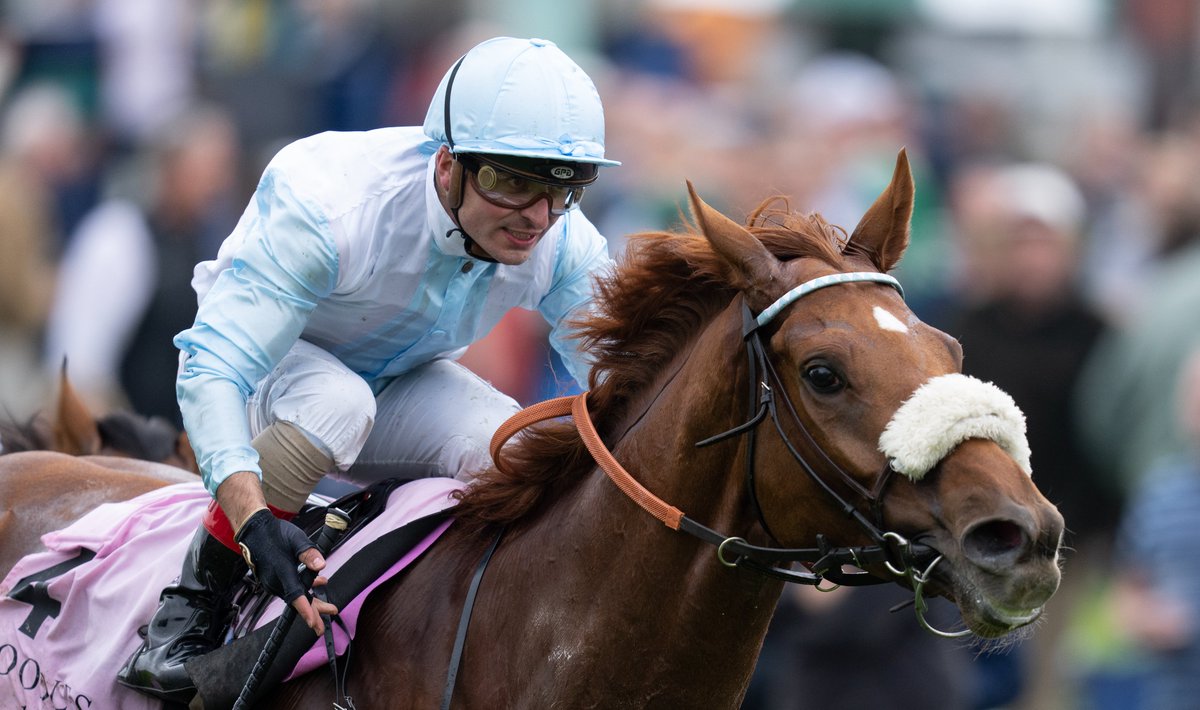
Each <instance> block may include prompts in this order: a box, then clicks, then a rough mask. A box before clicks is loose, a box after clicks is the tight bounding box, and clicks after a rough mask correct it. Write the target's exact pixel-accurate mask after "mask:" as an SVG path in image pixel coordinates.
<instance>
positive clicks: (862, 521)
mask: <svg viewBox="0 0 1200 710" xmlns="http://www.w3.org/2000/svg"><path fill="white" fill-rule="evenodd" d="M854 281H876V282H883V283H887V284H889V285H892V286H894V287H895V288H897V290H899V288H900V287H899V284H898V283H897V282H896V281H895V279H893V278H892V277H890V276H888V275H886V274H881V273H877V272H856V273H849V274H833V275H831V276H826V277H821V278H819V279H814V280H812V281H809V282H806V283H805V284H802V285H800V286H798V287H797V288H795V289H793V290H792V291H789V292H788V293H787V294H785V295H784V296H783V297H782V298H780V299H779V300H778V301H776V303H775V304H773V305H772V306H770V307H768V308H767V309H765V310H764V311H763V312H762V313H761V314H760V315H759V316H757V317H755V316H754V315H752V314H751V312H750V310H749V308H748V307H745V306H743V313H744V327H743V339H744V340H745V342H746V346H747V351H748V355H749V360H750V377H749V381H750V385H751V388H752V397H753V399H752V404H753V403H757V409H756V412H755V414H754V415H753V416H752V417H751V418H750V419H749V420H748V421H746V422H745V423H743V424H741V425H739V426H737V427H734V428H733V429H730V430H729V431H726V432H724V433H721V434H717V435H716V436H713V437H710V438H708V439H705V440H703V441H700V442H698V443H697V444H696V445H697V446H707V445H709V444H713V443H716V442H718V441H723V440H725V439H728V438H731V437H734V436H738V435H741V434H748V435H749V437H750V439H749V445H748V452H747V464H746V465H747V472H746V480H747V486H748V488H749V495H750V499H751V503H752V506H753V508H754V511H755V513H756V515H757V516H758V517H759V520H760V524H761V525H762V526H763V528H764V530H765V531H766V532H767V534H768V535H770V536H771V537H772V539H774V536H773V535H771V533H770V530H769V528H768V527H767V525H766V522H765V520H763V516H762V510H761V507H760V506H759V504H758V496H757V493H756V492H755V484H754V473H753V468H754V453H753V452H754V442H755V439H756V435H755V431H756V430H757V427H758V424H759V423H761V422H762V421H763V420H764V419H765V418H766V416H767V415H768V414H770V416H771V419H772V421H773V422H774V424H775V427H776V429H777V430H778V431H779V434H780V436H781V437H782V439H783V441H784V443H785V444H786V445H787V447H788V450H789V451H790V452H791V454H792V457H793V458H795V459H796V461H797V462H798V463H799V464H800V465H801V467H802V468H803V469H804V471H805V472H806V473H807V474H808V475H809V477H810V478H812V479H813V480H814V481H815V482H816V483H817V484H818V485H819V486H820V487H821V488H822V489H823V490H824V491H825V492H826V493H827V494H828V495H829V496H831V497H832V498H833V499H834V501H835V502H836V503H837V504H838V506H839V508H840V509H841V510H842V511H843V512H844V513H845V514H847V515H849V516H851V517H853V518H854V519H855V521H856V522H858V524H859V525H860V526H861V527H862V528H863V529H864V530H865V531H866V532H867V534H868V536H869V537H870V538H871V541H872V543H873V544H870V545H865V546H858V547H834V546H832V545H831V544H830V543H829V542H828V541H827V540H826V538H825V537H824V536H823V535H818V536H817V547H811V548H788V547H765V546H759V545H753V544H750V543H749V542H747V541H746V540H745V539H743V538H741V537H732V536H727V535H723V534H721V533H719V532H717V531H716V530H713V529H712V528H709V527H707V526H705V525H703V524H701V523H698V522H696V521H695V520H693V519H691V518H689V517H688V516H687V515H685V514H684V513H683V511H681V510H679V509H678V508H676V507H674V506H672V505H670V504H668V503H666V502H665V501H663V500H662V499H661V498H659V497H658V496H656V495H654V494H653V493H651V492H650V491H649V490H647V489H646V487H645V486H643V485H642V484H641V483H639V482H638V481H637V480H636V479H635V478H634V477H633V476H632V475H630V473H629V472H628V471H626V470H625V469H624V467H622V466H621V464H620V463H619V462H618V461H617V460H616V458H615V457H613V455H612V453H611V452H610V451H609V450H608V448H607V447H606V446H605V445H604V442H603V441H602V440H601V438H600V435H599V434H598V433H597V432H596V429H595V426H594V425H593V423H592V419H591V416H590V415H589V413H588V409H587V392H584V393H581V394H579V395H574V396H568V397H559V398H557V399H551V400H547V401H545V402H541V403H538V404H534V405H532V406H530V407H528V408H526V409H524V410H522V411H521V412H518V413H517V414H516V415H514V416H513V417H512V418H511V419H509V420H508V421H506V422H505V423H504V424H503V425H501V427H500V428H499V429H498V430H497V431H496V434H495V436H493V437H492V443H491V453H492V459H493V460H495V461H497V462H498V461H499V460H500V459H499V456H500V452H501V449H502V448H503V447H504V444H505V443H506V442H507V441H508V440H509V439H510V438H511V437H512V436H513V435H514V434H516V433H517V432H518V431H520V430H521V429H524V428H525V427H527V426H529V425H531V424H534V423H537V422H540V421H544V420H546V419H552V418H556V417H562V416H566V415H571V416H572V417H573V419H574V421H575V427H576V429H577V430H578V431H579V435H580V437H581V438H582V439H583V442H584V444H585V445H586V446H587V449H588V451H589V453H591V455H592V458H593V459H595V461H596V463H597V464H598V465H599V467H600V469H601V470H602V471H604V473H605V474H606V475H607V476H608V477H609V478H610V479H611V480H612V481H613V483H615V484H616V485H617V488H619V489H620V490H621V491H622V492H623V493H624V494H625V495H626V496H628V497H629V498H630V499H631V500H633V502H635V503H637V504H638V506H639V507H641V508H642V509H643V510H645V511H646V512H648V513H650V514H651V515H653V516H654V517H655V518H656V519H658V520H659V521H660V522H662V523H663V524H664V525H666V526H667V527H669V528H671V529H672V530H679V531H682V532H685V533H688V534H689V535H692V536H694V537H696V538H698V539H700V540H702V541H704V542H706V543H709V544H711V545H714V546H716V548H717V559H718V561H720V562H721V564H723V565H726V566H728V567H739V566H740V567H747V568H749V569H752V570H754V571H756V572H759V573H762V574H765V575H767V576H770V577H774V578H776V579H781V580H783V581H786V582H794V583H798V584H808V585H813V586H818V585H820V584H821V582H822V581H824V580H826V579H828V580H830V581H832V582H834V583H835V584H837V585H846V586H862V585H868V584H878V583H883V582H887V581H888V580H887V579H883V578H879V577H875V576H873V575H870V574H868V573H865V572H845V571H843V570H842V566H843V565H854V566H856V567H858V568H861V569H867V568H868V567H871V566H874V567H878V566H879V565H883V566H885V567H886V568H887V569H888V571H890V572H891V573H893V574H895V575H896V576H899V577H906V576H911V572H912V571H913V570H919V569H926V570H929V569H932V565H931V564H930V561H931V560H934V559H935V558H937V556H938V553H937V551H936V550H934V549H933V548H931V547H929V546H928V545H924V544H921V543H917V542H910V541H909V540H907V539H906V538H905V537H904V536H902V535H900V534H899V533H895V532H881V531H880V527H882V501H881V499H882V495H883V491H884V489H885V487H886V485H887V483H888V481H889V480H890V479H891V475H890V474H891V466H890V465H887V466H885V467H884V471H883V474H882V475H881V476H880V477H879V479H878V480H877V483H876V485H875V486H874V490H867V489H866V488H864V487H863V486H862V485H861V484H859V483H858V482H857V481H855V480H854V479H853V478H852V477H850V476H849V474H847V473H846V472H845V471H843V470H842V469H841V468H840V467H838V466H837V465H836V464H835V463H834V462H833V461H832V460H831V459H830V458H829V456H828V455H827V454H825V453H824V452H823V451H821V449H820V447H819V446H818V445H817V444H816V442H815V441H814V440H813V438H812V436H811V434H809V432H808V431H807V429H805V428H804V426H803V424H802V423H801V421H800V419H799V416H798V415H797V413H796V410H795V408H794V406H793V405H792V403H791V401H790V400H789V399H788V397H787V395H786V393H784V396H783V398H784V402H785V403H786V404H787V407H788V410H789V411H790V412H791V415H792V418H793V419H794V421H795V422H796V423H797V426H798V427H799V429H800V430H801V431H802V432H803V433H804V435H805V437H806V438H807V439H808V441H809V444H810V446H812V447H813V448H814V449H816V450H817V451H818V452H819V453H820V455H821V458H823V459H824V460H825V462H826V464H827V465H828V466H829V467H832V469H833V470H834V471H835V472H836V473H837V474H838V475H839V476H840V477H841V478H842V479H843V482H844V483H846V484H847V485H848V486H849V487H850V488H851V489H852V490H853V491H855V492H856V493H857V494H858V495H859V496H860V497H862V498H864V499H865V500H866V501H867V502H868V504H869V506H868V507H869V508H870V509H871V511H872V513H873V516H872V517H874V518H875V520H874V521H872V520H870V519H868V518H867V516H866V515H864V514H863V513H862V512H861V511H860V510H859V509H858V506H856V505H854V504H852V503H849V502H847V501H846V500H845V498H843V497H842V496H841V495H840V494H839V493H838V492H837V491H836V490H835V489H834V488H833V487H832V486H830V485H829V483H828V482H827V481H825V479H824V478H823V477H822V476H821V475H820V474H818V473H817V471H816V470H815V469H814V468H813V466H812V465H811V464H810V463H809V462H808V460H807V459H806V458H805V457H804V456H803V455H801V454H800V452H799V451H797V449H796V448H795V446H793V444H792V443H791V441H790V440H789V439H788V437H787V435H786V434H785V433H784V430H783V426H782V424H781V422H780V419H779V412H778V409H777V408H776V405H775V396H774V391H773V390H772V388H771V387H770V385H768V383H767V380H768V379H772V380H774V381H775V382H776V383H778V382H779V378H778V375H777V374H776V373H775V371H774V369H773V368H772V367H771V364H770V362H769V360H768V359H767V357H766V351H765V349H764V346H763V344H762V338H761V335H760V334H759V332H758V328H759V327H760V326H761V325H765V324H766V323H767V322H769V321H770V320H771V318H773V317H774V316H775V315H776V314H778V313H779V311H781V310H782V309H783V308H784V307H785V306H787V305H788V304H790V303H791V302H792V301H795V300H796V299H798V298H800V297H802V296H804V295H806V294H807V293H811V292H812V291H814V290H816V289H818V288H823V287H825V286H830V285H834V284H838V283H848V282H854ZM780 389H781V391H782V388H780ZM791 562H801V563H803V564H804V566H805V567H806V568H807V571H800V570H793V569H790V568H787V567H784V566H783V565H784V564H787V563H791ZM818 588H819V587H818Z"/></svg>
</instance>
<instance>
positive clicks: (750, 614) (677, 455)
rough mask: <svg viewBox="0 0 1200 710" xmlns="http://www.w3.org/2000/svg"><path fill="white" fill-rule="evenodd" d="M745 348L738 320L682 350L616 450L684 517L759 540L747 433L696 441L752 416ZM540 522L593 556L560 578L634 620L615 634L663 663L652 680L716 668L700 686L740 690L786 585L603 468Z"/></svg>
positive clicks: (558, 539)
mask: <svg viewBox="0 0 1200 710" xmlns="http://www.w3.org/2000/svg"><path fill="white" fill-rule="evenodd" d="M740 344H741V340H740V337H738V335H737V332H736V327H730V328H721V329H715V328H710V329H709V331H708V332H706V333H704V334H702V335H701V336H700V338H699V339H698V340H697V342H696V343H694V345H693V347H691V348H690V350H689V351H688V352H686V353H683V354H681V356H680V357H681V358H682V360H681V361H680V362H681V363H682V364H679V363H676V364H678V365H679V367H678V368H667V370H666V372H665V373H664V375H663V378H662V383H661V384H662V387H661V388H651V389H652V390H655V391H653V392H652V393H651V394H648V395H647V397H646V398H645V399H644V401H643V402H641V403H640V404H641V406H635V407H633V410H634V411H632V412H631V413H630V415H629V422H631V424H630V425H629V426H628V427H627V428H626V427H620V428H618V431H619V432H620V431H624V434H623V435H622V436H620V439H619V441H617V442H615V444H614V445H613V453H614V456H615V457H616V459H617V460H618V461H620V462H621V464H622V465H623V466H624V467H625V468H626V470H628V471H629V472H630V473H631V474H632V475H633V477H634V478H636V479H637V480H638V481H639V482H640V483H642V485H644V486H645V487H646V488H647V489H648V490H649V491H650V492H652V493H654V494H655V495H656V496H658V497H659V498H661V499H663V500H664V501H665V502H667V503H669V504H671V505H674V506H676V507H678V508H680V509H681V510H682V511H683V512H684V514H686V515H688V516H689V517H691V518H693V519H694V520H696V521H698V522H701V523H703V524H704V525H707V526H709V527H712V528H714V529H716V530H719V531H720V532H722V533H724V534H727V535H736V536H741V537H747V538H751V539H753V538H755V537H757V536H758V535H760V534H761V533H760V532H759V531H758V530H757V525H756V519H755V517H754V516H753V513H752V511H751V509H750V507H749V505H748V502H747V500H746V498H745V494H744V490H743V483H742V481H743V475H742V471H743V468H742V467H743V466H744V459H743V458H742V456H743V455H744V447H743V446H742V445H740V443H738V442H739V441H740V440H737V439H734V440H731V441H730V442H727V443H724V444H720V445H717V446H713V447H706V448H702V449H698V448H696V446H695V442H696V441H698V440H700V439H703V438H706V437H708V436H711V435H712V434H715V433H719V432H720V431H723V430H726V429H729V428H731V427H732V426H734V425H736V424H739V423H741V421H742V420H743V419H742V418H743V417H745V416H747V415H745V413H744V409H745V404H744V402H745V392H744V391H743V390H742V387H744V386H745V385H744V383H743V382H742V381H741V380H742V379H743V378H744V376H745V367H744V366H743V365H742V362H743V360H744V354H743V353H742V352H741V350H740ZM735 373H738V374H739V376H738V377H734V376H733V375H734V374H735ZM633 422H636V423H633ZM542 525H543V526H545V527H546V528H551V529H553V530H555V531H556V532H555V534H553V535H547V536H539V537H541V538H542V539H543V540H545V539H547V538H553V539H554V540H555V541H554V542H551V544H552V545H557V546H558V547H559V553H561V554H563V555H574V556H576V557H577V558H579V559H586V560H587V561H588V564H586V565H579V566H578V568H577V572H576V574H578V579H577V580H574V581H572V580H566V579H564V580H562V582H563V584H564V585H565V586H566V587H574V588H575V589H576V590H578V591H580V592H586V593H587V595H588V596H587V597H584V598H589V599H591V602H590V603H591V604H594V605H601V606H604V607H605V608H608V609H611V610H612V613H617V614H618V615H621V616H625V617H628V618H630V619H633V618H636V622H635V627H634V628H622V629H621V630H620V631H619V632H617V633H616V634H614V637H615V638H614V642H616V643H627V644H629V646H628V648H636V649H637V652H638V658H639V663H642V662H644V663H646V664H647V665H648V666H654V665H656V664H661V667H660V668H655V669H653V670H652V669H651V668H649V667H648V668H647V669H646V670H647V673H646V677H647V678H657V679H658V681H657V682H658V683H660V684H661V683H662V682H663V681H662V679H663V678H664V677H668V676H671V675H672V674H677V673H679V672H680V671H679V669H680V668H683V669H689V671H688V672H689V673H690V672H691V671H693V670H695V669H697V668H706V667H707V668H710V669H711V671H712V672H711V673H709V672H706V673H705V674H704V675H705V676H706V677H705V681H703V682H710V683H712V684H713V686H712V688H711V689H710V690H706V691H705V692H714V693H717V694H718V695H720V694H721V693H725V694H728V693H730V692H735V693H740V692H741V691H740V689H741V688H742V687H743V686H744V683H745V681H746V680H747V679H748V674H749V672H750V670H751V669H752V667H753V662H754V659H755V658H756V656H757V652H758V648H759V646H760V645H761V642H762V636H763V634H765V632H766V626H767V623H768V622H769V620H770V617H771V613H772V612H773V610H774V606H775V602H776V601H777V599H778V596H779V594H780V589H781V585H780V584H778V583H775V582H771V581H768V580H766V579H765V578H762V577H760V576H757V575H755V574H754V573H751V572H746V571H743V570H733V569H730V568H727V567H725V566H722V565H721V564H719V563H718V561H717V558H716V557H715V553H716V548H715V547H713V546H711V545H709V544H707V543H703V542H701V541H699V540H697V539H696V538H693V537H691V536H690V535H687V534H686V533H683V532H678V531H673V530H671V529H669V528H668V527H666V526H664V525H663V524H662V523H660V522H659V521H658V520H656V519H655V518H654V517H652V516H651V515H650V514H649V513H647V512H646V511H644V510H642V509H641V508H640V507H638V506H637V505H636V504H634V503H633V502H632V501H631V500H630V499H629V498H627V497H626V496H625V495H624V494H623V493H621V492H620V491H619V490H618V488H617V486H615V485H614V484H613V482H612V481H610V480H607V477H605V476H603V475H599V474H597V475H594V476H592V477H591V478H589V479H588V481H587V482H586V483H585V484H584V485H582V486H580V487H579V489H577V490H576V491H575V492H573V493H572V494H570V496H569V500H564V501H560V504H558V505H556V506H554V508H553V511H552V512H551V513H550V514H549V515H548V516H547V518H546V520H545V521H544V522H543V523H542ZM563 571H564V572H566V571H567V570H563ZM572 591H573V590H572V589H565V590H564V592H565V593H567V594H570V593H572ZM622 609H624V610H625V611H624V612H621V611H620V610H622ZM594 632H595V631H594V630H592V631H591V633H594ZM584 633H588V632H587V631H584ZM598 655H601V654H598ZM616 655H617V657H619V656H620V654H619V653H617V654H616ZM718 668H719V669H720V670H718ZM599 670H600V672H603V669H599ZM703 682H701V681H699V680H697V679H696V678H690V677H689V678H688V679H687V683H689V684H693V685H695V684H696V683H700V684H701V685H703ZM666 685H668V686H669V681H667V683H666ZM660 687H661V686H660Z"/></svg>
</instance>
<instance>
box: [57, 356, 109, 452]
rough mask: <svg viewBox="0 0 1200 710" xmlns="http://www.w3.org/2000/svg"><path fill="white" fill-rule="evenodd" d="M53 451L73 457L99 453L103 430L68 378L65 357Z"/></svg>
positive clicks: (60, 378) (64, 359) (60, 382)
mask: <svg viewBox="0 0 1200 710" xmlns="http://www.w3.org/2000/svg"><path fill="white" fill-rule="evenodd" d="M54 448H55V450H57V451H61V452H62V453H64V454H71V455H72V456H89V455H92V454H98V453H100V428H99V427H98V426H97V425H96V417H95V415H93V414H92V412H91V410H90V409H88V407H87V405H85V404H84V403H83V399H81V398H80V397H79V393H77V392H76V391H75V388H74V387H72V386H71V382H70V380H68V379H67V359H66V358H65V357H64V358H63V364H62V370H61V374H60V376H59V388H58V413H57V416H56V417H55V418H54Z"/></svg>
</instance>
